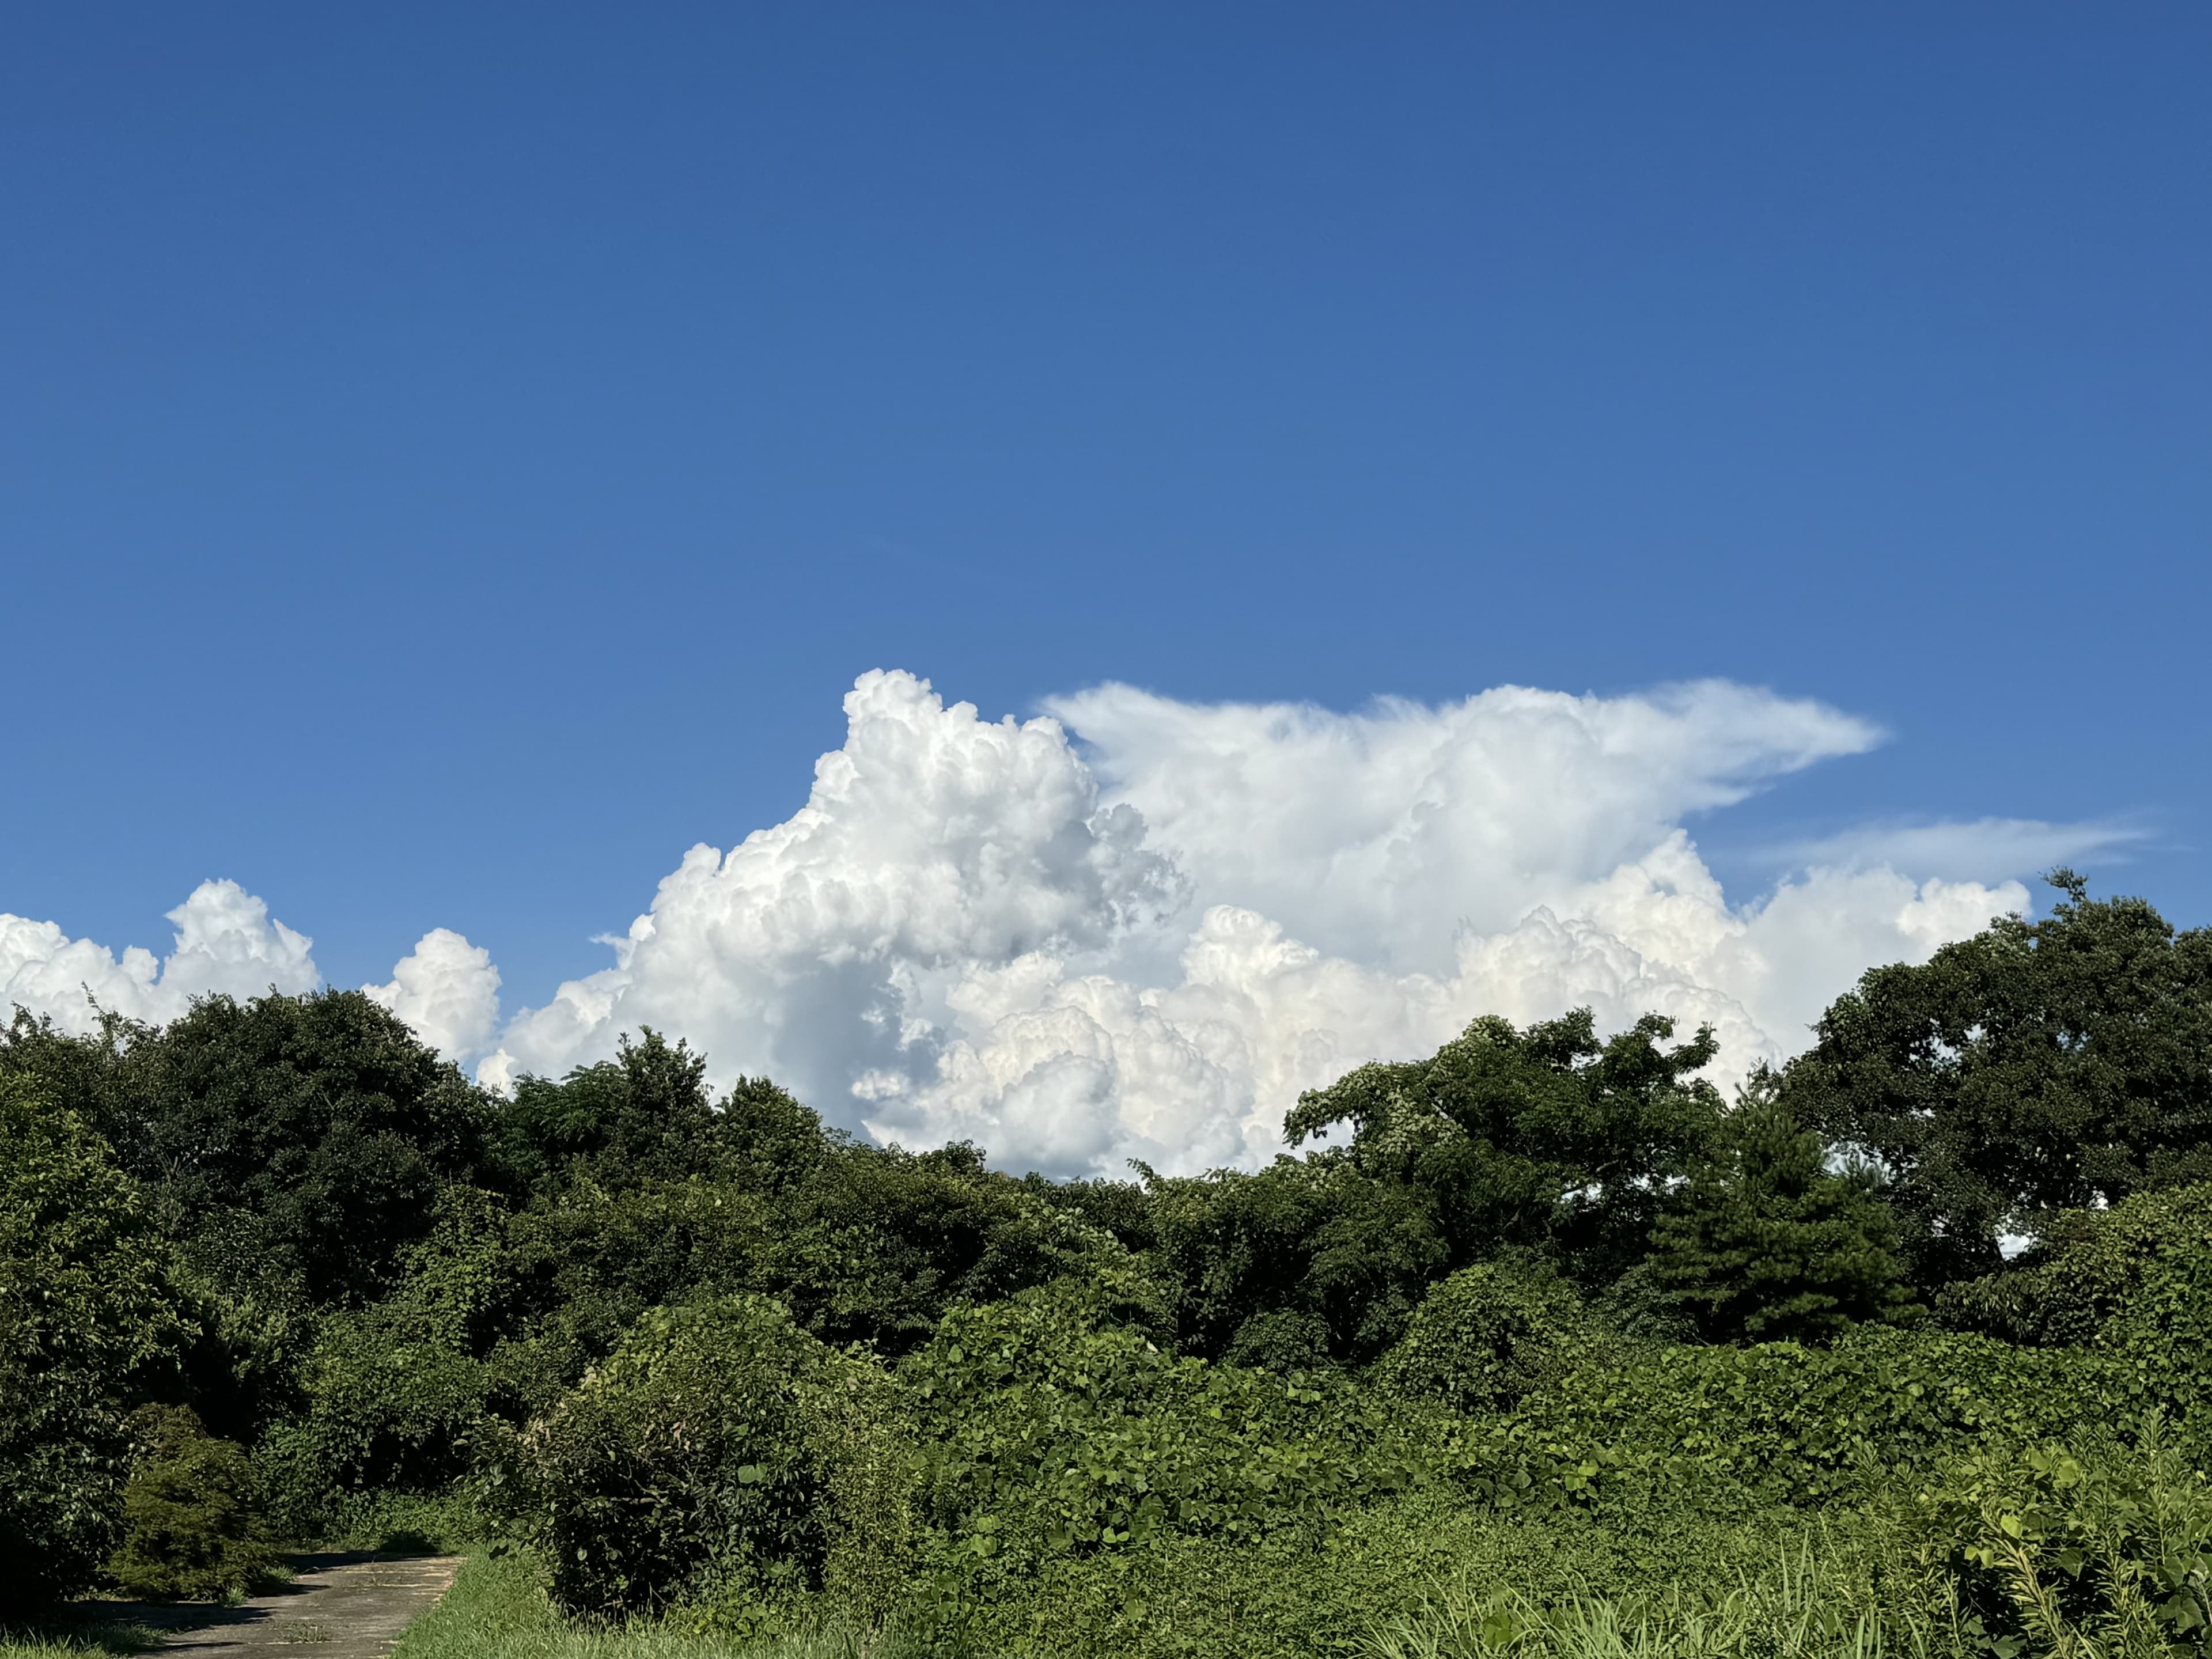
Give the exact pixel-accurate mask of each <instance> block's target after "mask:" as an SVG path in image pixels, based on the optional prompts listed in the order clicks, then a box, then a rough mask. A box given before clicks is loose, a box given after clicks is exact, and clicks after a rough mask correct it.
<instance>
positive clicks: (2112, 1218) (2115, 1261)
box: [1936, 1182, 2212, 1346]
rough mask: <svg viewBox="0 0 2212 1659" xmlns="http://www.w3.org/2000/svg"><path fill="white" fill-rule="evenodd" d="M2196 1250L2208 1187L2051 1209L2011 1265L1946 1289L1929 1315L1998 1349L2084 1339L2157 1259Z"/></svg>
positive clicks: (2203, 1238)
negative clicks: (1997, 1340)
mask: <svg viewBox="0 0 2212 1659" xmlns="http://www.w3.org/2000/svg"><path fill="white" fill-rule="evenodd" d="M2206 1253H2212V1182H2206V1183H2201V1184H2199V1185H2197V1186H2193V1187H2178V1188H2171V1189H2169V1190H2166V1191H2163V1192H2154V1193H2141V1194H2136V1196H2135V1197H2133V1198H2130V1199H2129V1200H2126V1201H2125V1202H2124V1203H2121V1204H2116V1205H2114V1206H2112V1208H2111V1209H2109V1210H2067V1211H2063V1212H2060V1213H2058V1214H2057V1215H2056V1216H2054V1217H2052V1218H2051V1221H2050V1223H2049V1225H2047V1226H2046V1227H2045V1230H2044V1233H2043V1237H2041V1238H2039V1240H2038V1241H2037V1242H2036V1246H2035V1248H2034V1249H2033V1250H2031V1251H2029V1252H2028V1253H2027V1255H2025V1256H2023V1257H2022V1258H2021V1261H2019V1263H2018V1264H2017V1265H2015V1267H2012V1268H2010V1269H2009V1270H2008V1271H2006V1272H2003V1273H1990V1274H1986V1275H1984V1277H1982V1278H1980V1279H1966V1280H1964V1281H1962V1282H1960V1283H1959V1284H1956V1285H1947V1286H1946V1287H1945V1288H1944V1290H1943V1292H1942V1295H1941V1296H1939V1297H1938V1298H1937V1300H1936V1311H1937V1313H1938V1314H1939V1315H1940V1316H1942V1319H1943V1321H1944V1322H1945V1323H1946V1324H1948V1325H1951V1326H1954V1328H1959V1329H1961V1330H1974V1331H1984V1332H1987V1333H1988V1334H1990V1335H1991V1336H2000V1337H2002V1338H2004V1339H2005V1340H2007V1341H2008V1342H2021V1343H2030V1344H2035V1345H2038V1346H2057V1345H2061V1344H2081V1343H2088V1342H2093V1341H2094V1340H2097V1336H2098V1334H2099V1333H2100V1331H2101V1330H2102V1329H2103V1328H2104V1327H2105V1325H2106V1322H2107V1321H2109V1320H2111V1319H2112V1317H2113V1316H2114V1315H2116V1314H2118V1313H2119V1312H2120V1311H2121V1310H2122V1309H2123V1308H2124V1307H2125V1306H2127V1304H2129V1302H2130V1300H2131V1299H2132V1298H2133V1297H2135V1295H2136V1291H2139V1290H2140V1289H2141V1288H2142V1284H2143V1281H2144V1278H2145V1275H2146V1274H2148V1273H2151V1272H2152V1271H2153V1270H2154V1269H2155V1268H2156V1267H2158V1265H2159V1264H2160V1262H2161V1261H2170V1260H2172V1259H2174V1258H2177V1257H2183V1256H2188V1255H2203V1254H2206Z"/></svg>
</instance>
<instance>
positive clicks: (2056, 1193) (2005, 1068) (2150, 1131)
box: [1786, 870, 2212, 1285]
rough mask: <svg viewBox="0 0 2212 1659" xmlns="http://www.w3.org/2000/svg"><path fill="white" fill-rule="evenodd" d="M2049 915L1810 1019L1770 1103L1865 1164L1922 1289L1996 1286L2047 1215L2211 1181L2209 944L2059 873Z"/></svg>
mask: <svg viewBox="0 0 2212 1659" xmlns="http://www.w3.org/2000/svg"><path fill="white" fill-rule="evenodd" d="M2051 883H2052V884H2053V885H2054V886H2056V887H2057V888H2058V889H2059V890H2061V891H2062V892H2063V893H2064V894H2065V899H2064V901H2063V902H2061V903H2060V904H2059V905H2058V906H2057V908H2055V909H2054V911H2053V912H2052V914H2051V916H2050V917H2049V918H2048V919H2046V920H2045V921H2039V922H2030V921H2025V920H2023V919H2022V918H2021V917H2018V916H2007V917H2003V918H2001V919H2000V920H1998V921H1995V922H1993V923H1992V924H1991V925H1990V927H1988V928H1987V929H1986V930H1984V932H1982V933H1978V934H1976V935H1975V936H1974V937H1973V938H1972V939H1966V940H1962V941H1960V942H1959V943H1957V944H1954V945H1946V946H1944V947H1943V948H1942V950H1940V951H1936V954H1935V955H1934V956H1933V957H1930V958H1929V961H1928V962H1926V963H1923V964H1921V965H1919V966H1917V967H1914V966H1909V965H1905V964H1899V965H1896V966H1893V967H1887V968H1877V969H1874V970H1873V971H1872V972H1870V973H1869V974H1867V975H1865V977H1864V978H1863V979H1862V980H1861V981H1859V984H1858V987H1857V989H1856V990H1854V991H1851V992H1850V993H1847V994H1844V996H1841V997H1838V999H1837V1000H1836V1001H1835V1002H1834V1003H1833V1004H1832V1006H1830V1007H1829V1009H1828V1011H1827V1012H1826V1014H1824V1015H1823V1016H1822V1017H1821V1019H1820V1024H1819V1027H1818V1031H1819V1041H1818V1042H1816V1043H1815V1044H1814V1047H1813V1048H1812V1049H1810V1050H1809V1051H1808V1053H1806V1054H1803V1055H1802V1056H1800V1057H1799V1058H1798V1059H1797V1060H1794V1061H1792V1062H1791V1063H1790V1066H1789V1068H1788V1071H1787V1073H1786V1091H1787V1094H1788V1097H1789V1099H1790V1103H1791V1105H1792V1107H1793V1108H1794V1109H1795V1110H1796V1115H1797V1117H1798V1119H1799V1121H1801V1122H1802V1123H1803V1124H1805V1125H1806V1127H1808V1128H1813V1129H1817V1130H1818V1131H1819V1132H1820V1133H1822V1134H1823V1135H1825V1136H1826V1137H1827V1139H1829V1140H1831V1141H1832V1142H1835V1143H1838V1144H1840V1145H1843V1146H1848V1147H1850V1148H1853V1149H1856V1150H1857V1151H1859V1152H1863V1153H1865V1154H1867V1155H1869V1156H1871V1157H1872V1158H1875V1159H1877V1160H1878V1161H1879V1162H1880V1163H1881V1166H1882V1169H1883V1170H1884V1172H1885V1176H1886V1180H1887V1196H1888V1200H1889V1202H1890V1204H1891V1205H1892V1206H1893V1208H1894V1209H1895V1210H1896V1212H1897V1213H1898V1216H1899V1221H1900V1223H1901V1224H1902V1225H1903V1227H1904V1230H1905V1248H1906V1250H1907V1254H1908V1255H1909V1257H1910V1259H1911V1263H1912V1267H1913V1272H1914V1274H1915V1276H1916V1278H1917V1279H1919V1280H1920V1281H1921V1282H1922V1283H1923V1284H1928V1285H1942V1284H1945V1283H1948V1282H1949V1281H1951V1280H1954V1279H1965V1278H1972V1277H1975V1276H1978V1275H1979V1274H1983V1273H1990V1272H1994V1271H1996V1268H1997V1267H1998V1266H1999V1263H2000V1256H1999V1252H1998V1248H1997V1246H1998V1240H1999V1238H2000V1237H2002V1235H2003V1234H2005V1233H2007V1232H2013V1233H2027V1234H2033V1233H2037V1232H2039V1231H2042V1228H2043V1225H2044V1222H2045V1218H2048V1217H2049V1216H2050V1215H2051V1214H2052V1213H2053V1212H2057V1211H2061V1210H2069V1209H2080V1208H2083V1207H2086V1206H2091V1205H2094V1204H2106V1205H2112V1204H2118V1203H2119V1202H2121V1201H2122V1200H2124V1199H2126V1198H2127V1197H2128V1196H2129V1195H2130V1194H2133V1193H2136V1192H2141V1191H2146V1190H2150V1189H2154V1188H2162V1187H2172V1186H2179V1185H2182V1184H2185V1183H2187V1182H2192V1181H2198V1180H2203V1179H2207V1178H2212V931H2208V930H2205V929H2202V928H2199V929H2196V930H2194V931H2191V932H2188V933H2175V931H2174V930H2173V928H2172V927H2170V926H2169V925H2168V924H2167V923H2166V921H2165V919H2164V918H2162V917H2161V916H2160V915H2159V914H2158V912H2157V911H2155V910H2154V909H2153V908H2151V907H2150V906H2149V905H2148V904H2147V903H2145V902H2143V901H2142V900H2141V899H2136V898H2117V899H2112V900H2106V901H2096V900H2092V899H2090V898H2089V897H2088V896H2087V889H2086V887H2085V886H2084V884H2083V883H2082V882H2081V878H2079V877H2077V876H2075V875H2074V874H2073V873H2072V872H2070V871H2065V870H2061V871H2057V872H2054V873H2053V874H2052V876H2051Z"/></svg>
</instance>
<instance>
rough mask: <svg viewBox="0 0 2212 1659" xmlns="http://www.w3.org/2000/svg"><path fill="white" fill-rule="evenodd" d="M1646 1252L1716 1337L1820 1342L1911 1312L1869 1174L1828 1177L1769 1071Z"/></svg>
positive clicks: (1860, 1170)
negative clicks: (1857, 1326) (1857, 1327)
mask: <svg viewBox="0 0 2212 1659" xmlns="http://www.w3.org/2000/svg"><path fill="white" fill-rule="evenodd" d="M1653 1245H1654V1249H1653V1253H1652V1259H1651V1263H1650V1273H1651V1276H1652V1277H1653V1278H1654V1279H1656V1281H1657V1282H1658V1283H1659V1284H1660V1285H1662V1287H1663V1288H1664V1289H1665V1290H1667V1291H1668V1292H1669V1293H1670V1294H1671V1295H1672V1297H1674V1300H1675V1301H1676V1302H1677V1303H1679V1304H1680V1305H1681V1306H1682V1307H1683V1308H1684V1309H1686V1310H1687V1311H1688V1312H1689V1313H1690V1315H1691V1316H1692V1318H1694V1319H1695V1320H1696V1322H1697V1323H1698V1326H1699V1329H1700V1330H1701V1331H1702V1332H1703V1333H1704V1334H1705V1335H1706V1336H1707V1337H1709V1338H1711V1339H1713V1340H1720V1341H1742V1340H1751V1341H1761V1342H1765V1341H1819V1340H1825V1339H1826V1338H1829V1337H1832V1336H1834V1335H1837V1334H1839V1333H1840V1332H1842V1331H1844V1330H1846V1329H1848V1328H1850V1327H1851V1326H1853V1325H1857V1324H1863V1323H1867V1322H1883V1323H1894V1322H1899V1321H1900V1320H1902V1319H1905V1317H1907V1316H1908V1315H1907V1310H1908V1309H1910V1308H1911V1292H1910V1291H1907V1290H1906V1289H1905V1285H1904V1261H1903V1259H1902V1257H1901V1255H1899V1249H1898V1243H1897V1224H1896V1222H1895V1220H1894V1218H1893V1217H1892V1216H1891V1215H1890V1213H1889V1211H1888V1209H1887V1206H1885V1205H1884V1204H1883V1203H1882V1202H1881V1199H1880V1198H1878V1197H1877V1196H1875V1181H1874V1176H1873V1174H1872V1172H1871V1171H1870V1170H1867V1169H1865V1168H1864V1167H1863V1166H1854V1167H1851V1168H1849V1169H1845V1170H1841V1171H1834V1170H1830V1169H1829V1168H1828V1153H1827V1148H1826V1146H1824V1145H1823V1144H1822V1142H1821V1139H1820V1136H1819V1135H1818V1134H1815V1133H1814V1132H1813V1131H1811V1130H1809V1129H1801V1128H1800V1127H1798V1126H1797V1123H1796V1120H1795V1119H1794V1118H1792V1117H1791V1116H1790V1111H1789V1109H1788V1108H1787V1107H1786V1106H1784V1104H1783V1103H1782V1102H1781V1100H1780V1098H1779V1090H1778V1086H1777V1084H1776V1081H1775V1079H1774V1078H1773V1077H1772V1075H1771V1073H1760V1074H1759V1076H1758V1077H1757V1078H1755V1079H1753V1082H1752V1084H1751V1085H1749V1087H1748V1088H1747V1090H1746V1091H1745V1093H1744V1097H1743V1098H1742V1100H1741V1102H1740V1103H1739V1104H1738V1106H1737V1109H1736V1110H1735V1112H1734V1113H1732V1114H1731V1115H1729V1118H1728V1120H1727V1121H1726V1122H1725V1123H1724V1124H1723V1127H1722V1129H1721V1133H1720V1134H1719V1135H1718V1137H1717V1140H1716V1144H1715V1146H1714V1148H1713V1152H1712V1156H1711V1158H1710V1159H1709V1160H1708V1161H1706V1162H1705V1163H1704V1164H1702V1165H1701V1166H1700V1167H1699V1169H1698V1170H1697V1171H1696V1173H1695V1174H1694V1175H1692V1177H1691V1179H1690V1182H1689V1183H1688V1185H1687V1187H1686V1188H1685V1189H1684V1190H1683V1191H1682V1192H1681V1193H1680V1195H1679V1196H1678V1197H1677V1198H1676V1200H1674V1203H1673V1204H1672V1205H1671V1206H1669V1208H1668V1211H1667V1212H1666V1213H1664V1214H1663V1215H1662V1216H1661V1217H1660V1218H1659V1222H1658V1225H1657V1226H1656V1228H1655V1230H1654V1233H1653Z"/></svg>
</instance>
